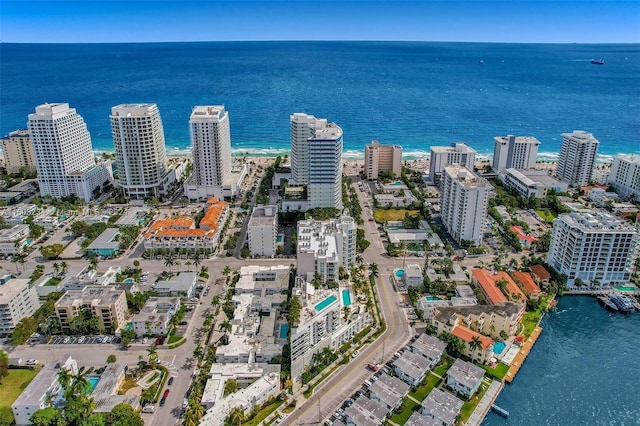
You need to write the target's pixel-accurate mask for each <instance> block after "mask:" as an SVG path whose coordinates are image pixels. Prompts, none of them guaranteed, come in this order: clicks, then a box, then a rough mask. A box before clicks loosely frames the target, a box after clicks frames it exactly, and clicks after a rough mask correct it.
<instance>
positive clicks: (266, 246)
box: [247, 206, 278, 257]
mask: <svg viewBox="0 0 640 426" xmlns="http://www.w3.org/2000/svg"><path fill="white" fill-rule="evenodd" d="M247 237H248V239H249V250H250V251H251V255H252V256H265V257H274V256H275V255H276V238H277V237H278V206H257V207H255V208H254V209H253V212H251V218H250V219H249V225H248V227H247Z"/></svg>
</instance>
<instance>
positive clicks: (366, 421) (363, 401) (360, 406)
mask: <svg viewBox="0 0 640 426" xmlns="http://www.w3.org/2000/svg"><path fill="white" fill-rule="evenodd" d="M344 411H345V416H346V419H347V425H348V426H377V425H381V424H384V420H385V419H386V417H387V413H388V412H389V411H388V410H387V407H385V406H384V405H382V404H380V403H379V402H378V401H373V400H371V399H369V398H367V397H366V396H361V397H360V398H358V399H356V401H355V402H354V403H353V404H352V405H351V406H350V407H347V409H346V410H344Z"/></svg>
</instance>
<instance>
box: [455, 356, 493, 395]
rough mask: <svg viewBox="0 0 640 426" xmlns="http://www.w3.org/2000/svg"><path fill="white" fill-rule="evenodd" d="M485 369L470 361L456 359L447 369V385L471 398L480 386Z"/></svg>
mask: <svg viewBox="0 0 640 426" xmlns="http://www.w3.org/2000/svg"><path fill="white" fill-rule="evenodd" d="M483 377H484V370H483V369H482V368H480V367H478V366H477V365H474V364H472V363H470V362H467V361H463V360H461V359H456V361H455V362H454V363H453V365H452V366H451V367H450V368H449V370H447V381H446V384H447V387H449V388H450V389H453V390H454V391H455V392H456V393H459V394H461V395H462V396H464V397H465V398H471V397H472V396H473V394H474V393H476V391H477V390H478V388H479V387H480V383H482V378H483Z"/></svg>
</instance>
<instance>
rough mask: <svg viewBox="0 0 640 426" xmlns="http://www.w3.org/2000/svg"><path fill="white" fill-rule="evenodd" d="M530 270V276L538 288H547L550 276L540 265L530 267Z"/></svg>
mask: <svg viewBox="0 0 640 426" xmlns="http://www.w3.org/2000/svg"><path fill="white" fill-rule="evenodd" d="M529 269H530V270H531V274H532V275H533V280H534V281H535V282H536V283H537V284H538V285H539V286H542V287H544V286H547V285H549V281H550V280H551V274H550V273H549V271H547V270H546V269H545V268H544V266H542V265H532V266H531V267H529Z"/></svg>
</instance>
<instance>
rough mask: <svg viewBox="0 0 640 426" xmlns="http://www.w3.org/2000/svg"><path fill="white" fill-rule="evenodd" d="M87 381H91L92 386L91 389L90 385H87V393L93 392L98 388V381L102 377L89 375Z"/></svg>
mask: <svg viewBox="0 0 640 426" xmlns="http://www.w3.org/2000/svg"><path fill="white" fill-rule="evenodd" d="M87 381H88V382H89V386H91V389H89V386H87V391H88V392H87V393H88V394H89V393H91V392H93V390H94V389H95V388H96V386H97V385H98V382H99V381H100V377H87Z"/></svg>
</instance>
